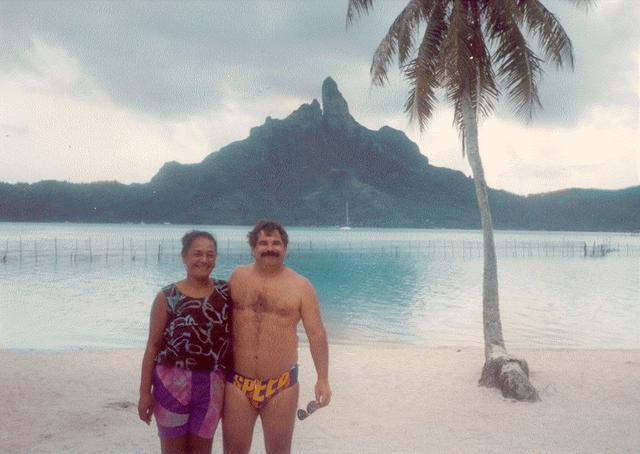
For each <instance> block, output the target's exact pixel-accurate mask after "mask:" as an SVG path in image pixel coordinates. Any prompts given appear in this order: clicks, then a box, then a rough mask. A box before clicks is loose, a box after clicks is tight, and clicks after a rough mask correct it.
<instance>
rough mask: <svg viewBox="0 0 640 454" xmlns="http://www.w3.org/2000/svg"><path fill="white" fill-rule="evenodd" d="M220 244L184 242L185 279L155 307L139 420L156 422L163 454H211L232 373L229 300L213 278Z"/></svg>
mask: <svg viewBox="0 0 640 454" xmlns="http://www.w3.org/2000/svg"><path fill="white" fill-rule="evenodd" d="M216 253H217V244H216V240H215V239H214V238H213V236H212V235H211V234H210V233H208V232H202V231H196V230H194V231H192V232H189V233H187V234H186V235H185V236H184V237H183V238H182V261H183V263H184V266H185V269H186V271H187V277H186V278H185V279H183V280H181V281H179V282H176V283H174V284H170V285H168V286H166V287H164V288H163V289H162V290H161V291H160V292H159V293H158V295H157V296H156V299H155V301H154V302H153V307H152V308H151V321H150V324H149V339H148V341H147V347H146V350H145V352H144V358H143V360H142V373H141V379H140V400H139V402H138V415H139V416H140V419H142V420H143V421H144V422H146V423H147V424H149V423H150V422H151V414H152V413H153V415H154V416H155V419H156V423H157V425H158V434H159V436H160V445H161V447H162V452H163V454H166V453H210V452H211V446H212V444H213V434H214V433H215V430H216V427H217V425H218V422H219V420H220V417H221V416H222V404H223V399H224V371H223V370H222V369H227V368H230V367H231V365H230V364H228V362H229V361H231V357H232V355H231V348H230V346H229V330H230V314H231V307H230V296H229V288H228V286H227V283H226V282H224V281H220V280H214V279H212V278H211V277H210V276H211V272H212V271H213V268H214V266H215V264H216Z"/></svg>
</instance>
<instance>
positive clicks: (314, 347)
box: [300, 281, 331, 407]
mask: <svg viewBox="0 0 640 454" xmlns="http://www.w3.org/2000/svg"><path fill="white" fill-rule="evenodd" d="M300 313H301V316H302V324H303V325H304V330H305V332H306V333H307V338H308V339H309V349H310V350H311V357H312V358H313V364H314V365H315V367H316V373H317V374H318V381H317V382H316V386H315V394H316V402H318V404H319V405H320V406H321V407H324V406H326V405H329V402H330V401H331V387H330V386H329V345H328V343H327V332H326V331H325V329H324V325H323V324H322V318H321V316H320V305H319V304H318V297H317V296H316V291H315V289H314V288H313V286H312V285H311V284H310V283H309V282H308V281H306V282H305V285H304V289H303V292H302V301H301V309H300Z"/></svg>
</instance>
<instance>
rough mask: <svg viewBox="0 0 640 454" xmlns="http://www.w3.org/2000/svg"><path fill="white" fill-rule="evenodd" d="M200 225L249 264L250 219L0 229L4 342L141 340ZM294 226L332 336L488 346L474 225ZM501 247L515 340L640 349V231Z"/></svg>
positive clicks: (222, 274) (119, 343)
mask: <svg viewBox="0 0 640 454" xmlns="http://www.w3.org/2000/svg"><path fill="white" fill-rule="evenodd" d="M194 227H195V228H202V229H206V230H209V231H211V232H213V233H214V234H215V235H216V237H217V238H218V242H219V252H220V255H219V258H218V264H217V268H216V271H215V272H214V274H215V275H216V276H217V277H219V278H223V279H224V278H226V277H227V276H228V275H229V273H230V272H231V270H232V269H233V268H234V267H235V266H237V265H238V264H240V263H247V262H248V261H250V259H251V257H250V255H249V250H248V246H247V245H246V242H245V235H246V232H247V231H248V230H249V227H228V226H224V227H222V226H184V225H181V226H178V225H133V224H114V225H110V224H109V225H107V224H70V223H69V224H67V223H65V224H32V223H0V258H1V259H2V262H0V280H1V282H2V284H3V286H2V287H3V292H2V293H1V294H0V295H1V296H0V347H2V348H10V349H36V350H61V349H62V350H67V349H72V350H73V349H103V348H120V347H122V348H127V347H142V346H143V345H144V343H145V340H146V335H147V328H148V316H149V309H150V305H151V301H152V299H153V297H154V295H155V293H156V292H157V290H158V288H159V287H161V286H162V285H164V284H166V283H168V282H171V281H174V280H177V279H180V278H181V277H183V272H184V271H183V268H182V264H181V262H180V260H179V257H178V250H179V238H180V237H181V235H182V234H183V233H184V232H185V231H186V230H188V229H191V228H194ZM289 234H290V238H291V243H290V246H289V257H288V260H287V263H288V265H289V266H291V267H292V268H294V269H295V270H296V271H298V272H300V273H301V274H303V275H305V276H307V277H308V278H309V279H310V280H311V282H312V283H313V284H314V285H315V287H316V290H317V292H318V296H319V298H320V301H321V306H322V313H323V318H324V320H325V324H326V326H327V331H328V334H329V337H330V339H331V341H332V342H339V343H375V342H394V343H407V344H419V345H432V346H441V345H455V346H481V345H482V311H481V288H482V258H481V255H480V252H481V250H480V244H481V243H480V241H481V236H480V233H479V232H478V231H462V230H420V229H352V230H348V231H345V230H339V229H337V228H290V229H289ZM496 241H497V245H498V255H499V261H498V266H499V282H500V301H501V302H500V305H501V306H500V307H501V311H502V322H503V329H504V334H505V340H506V342H507V347H509V348H513V347H516V348H527V347H531V348H537V347H547V348H548V347H552V348H553V347H558V348H561V347H570V348H640V328H638V327H639V326H640V237H638V236H636V235H632V234H614V233H597V232H596V233H578V232H576V233H572V232H514V231H498V232H496ZM603 248H605V249H607V250H608V251H611V252H610V253H608V254H605V256H604V257H600V256H598V255H599V254H597V252H598V251H600V250H602V249H603ZM585 253H586V256H585ZM594 255H595V256H594ZM300 336H301V338H303V339H304V332H303V331H302V330H301V331H300Z"/></svg>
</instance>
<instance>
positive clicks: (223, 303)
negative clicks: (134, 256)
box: [156, 280, 233, 370]
mask: <svg viewBox="0 0 640 454" xmlns="http://www.w3.org/2000/svg"><path fill="white" fill-rule="evenodd" d="M162 292H163V293H164V296H165V298H166V300H167V312H168V313H169V320H167V327H166V328H165V330H164V343H163V346H162V348H161V349H160V351H159V352H158V354H157V356H156V363H157V364H164V365H168V366H176V367H181V368H185V369H189V370H214V369H218V368H224V369H227V370H231V369H232V364H231V361H232V356H233V355H232V352H231V345H230V342H231V335H230V332H231V295H230V291H229V285H228V284H227V283H226V282H225V281H218V280H215V281H214V288H213V292H211V295H209V296H207V297H204V298H194V297H191V296H189V295H185V294H183V293H182V292H180V290H179V289H178V287H177V286H176V284H175V283H174V284H170V285H167V286H166V287H164V288H163V289H162Z"/></svg>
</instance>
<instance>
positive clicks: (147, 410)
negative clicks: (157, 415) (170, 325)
mask: <svg viewBox="0 0 640 454" xmlns="http://www.w3.org/2000/svg"><path fill="white" fill-rule="evenodd" d="M168 318H169V317H168V314H167V300H166V298H165V296H164V294H163V293H162V292H159V293H158V295H157V296H156V299H155V300H154V302H153V306H152V307H151V319H150V321H149V338H148V339H147V347H146V348H145V350H144V356H143V357H142V371H141V373H140V400H139V401H138V416H139V417H140V419H141V420H143V421H144V422H146V423H147V424H149V423H150V422H151V415H152V414H153V397H152V395H151V384H152V381H153V366H154V359H155V357H156V355H157V354H158V351H159V350H160V348H161V347H162V341H163V335H164V329H165V327H166V326H167V320H168Z"/></svg>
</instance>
